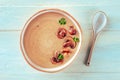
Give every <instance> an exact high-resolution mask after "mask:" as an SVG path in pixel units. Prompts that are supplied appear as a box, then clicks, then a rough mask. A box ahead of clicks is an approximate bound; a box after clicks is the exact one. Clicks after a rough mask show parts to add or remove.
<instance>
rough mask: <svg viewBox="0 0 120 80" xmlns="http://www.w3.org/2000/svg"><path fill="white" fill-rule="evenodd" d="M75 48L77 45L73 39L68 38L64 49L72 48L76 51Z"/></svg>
mask: <svg viewBox="0 0 120 80" xmlns="http://www.w3.org/2000/svg"><path fill="white" fill-rule="evenodd" d="M75 46H76V43H75V42H74V40H73V38H72V37H70V36H68V37H66V39H65V42H64V43H63V47H64V48H67V47H70V48H72V49H74V48H75Z"/></svg>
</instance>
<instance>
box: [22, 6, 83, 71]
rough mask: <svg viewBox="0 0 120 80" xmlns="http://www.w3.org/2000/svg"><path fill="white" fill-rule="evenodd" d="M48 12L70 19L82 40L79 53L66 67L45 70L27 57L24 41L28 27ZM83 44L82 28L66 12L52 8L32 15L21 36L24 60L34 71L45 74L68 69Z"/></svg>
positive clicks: (78, 48) (73, 57)
mask: <svg viewBox="0 0 120 80" xmlns="http://www.w3.org/2000/svg"><path fill="white" fill-rule="evenodd" d="M46 12H56V13H59V14H62V15H64V16H66V17H67V18H68V19H70V20H71V21H72V22H73V24H75V25H76V28H77V30H78V32H79V33H80V34H79V38H80V42H79V45H78V47H77V51H76V52H75V53H74V55H73V56H72V58H71V59H70V60H69V61H68V62H66V63H65V64H64V65H62V66H59V67H55V68H43V67H40V66H38V65H36V64H34V63H33V62H32V61H31V60H30V59H29V57H28V56H27V53H26V52H25V49H24V43H23V39H24V34H25V31H26V28H27V27H28V24H29V23H30V22H31V21H32V20H33V19H35V18H36V17H38V16H39V15H41V14H44V13H46ZM81 44H82V29H81V26H80V24H79V23H78V22H77V21H76V20H75V19H74V18H73V17H72V16H71V15H70V14H69V13H67V12H66V11H64V10H61V9H54V8H50V9H43V10H40V11H38V12H37V13H35V14H34V15H32V16H31V17H30V18H29V19H28V20H27V21H26V23H25V25H24V27H23V29H22V31H21V34H20V49H21V52H22V54H23V57H24V59H25V60H26V62H27V63H28V64H29V65H30V66H31V67H33V68H34V69H36V70H38V71H43V72H49V73H52V72H57V71H60V70H62V69H64V68H66V67H67V66H68V65H70V64H71V63H72V62H73V60H74V59H75V57H76V56H77V54H78V53H79V50H80V49H81Z"/></svg>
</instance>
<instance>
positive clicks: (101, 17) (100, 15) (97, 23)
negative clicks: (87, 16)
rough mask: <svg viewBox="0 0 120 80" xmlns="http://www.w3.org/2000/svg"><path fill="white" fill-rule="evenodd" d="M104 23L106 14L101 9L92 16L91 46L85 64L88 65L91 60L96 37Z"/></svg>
mask: <svg viewBox="0 0 120 80" xmlns="http://www.w3.org/2000/svg"><path fill="white" fill-rule="evenodd" d="M106 24H107V16H106V14H105V13H104V12H102V11H99V12H97V13H96V14H95V16H94V18H93V40H92V46H91V47H90V53H89V55H88V58H87V63H86V65H87V66H89V65H90V60H91V56H92V52H93V49H94V45H95V41H96V38H97V36H98V34H99V33H100V32H101V31H102V30H103V28H104V27H105V26H106Z"/></svg>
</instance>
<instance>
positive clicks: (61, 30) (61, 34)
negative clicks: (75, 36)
mask: <svg viewBox="0 0 120 80" xmlns="http://www.w3.org/2000/svg"><path fill="white" fill-rule="evenodd" d="M66 35H67V30H66V29H64V28H59V29H58V32H57V37H58V38H60V39H63V38H64V37H65V36H66Z"/></svg>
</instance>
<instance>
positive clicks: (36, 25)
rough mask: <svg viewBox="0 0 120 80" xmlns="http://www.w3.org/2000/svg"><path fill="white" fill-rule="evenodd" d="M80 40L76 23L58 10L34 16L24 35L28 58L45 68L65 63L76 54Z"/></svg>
mask: <svg viewBox="0 0 120 80" xmlns="http://www.w3.org/2000/svg"><path fill="white" fill-rule="evenodd" d="M79 41H80V40H79V32H78V31H77V28H76V26H75V25H74V23H73V22H72V21H71V20H70V19H69V18H67V17H66V16H64V15H62V14H59V13H56V12H46V13H44V14H41V15H39V16H37V17H36V18H34V19H33V20H32V21H31V22H30V23H29V24H28V26H27V28H26V30H25V33H24V37H23V44H24V50H25V52H26V55H27V56H28V58H29V59H30V60H31V61H32V62H33V63H35V64H36V65H38V66H41V67H44V68H54V67H57V66H61V65H64V64H65V63H66V62H67V61H68V60H70V58H71V57H72V56H73V55H74V54H75V52H76V50H77V47H78V44H79Z"/></svg>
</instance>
